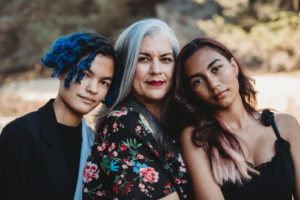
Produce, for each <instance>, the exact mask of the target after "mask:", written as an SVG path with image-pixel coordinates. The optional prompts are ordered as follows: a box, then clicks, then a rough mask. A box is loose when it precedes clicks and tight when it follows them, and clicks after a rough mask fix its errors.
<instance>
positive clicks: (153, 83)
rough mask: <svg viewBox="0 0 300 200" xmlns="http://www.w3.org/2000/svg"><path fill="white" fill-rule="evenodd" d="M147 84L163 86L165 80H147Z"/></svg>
mask: <svg viewBox="0 0 300 200" xmlns="http://www.w3.org/2000/svg"><path fill="white" fill-rule="evenodd" d="M147 84H149V85H151V86H155V87H158V86H161V85H163V84H164V82H163V81H149V82H147Z"/></svg>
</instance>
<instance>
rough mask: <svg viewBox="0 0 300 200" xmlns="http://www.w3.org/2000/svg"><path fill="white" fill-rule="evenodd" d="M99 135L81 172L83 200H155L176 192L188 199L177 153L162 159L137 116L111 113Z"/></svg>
mask: <svg viewBox="0 0 300 200" xmlns="http://www.w3.org/2000/svg"><path fill="white" fill-rule="evenodd" d="M99 131H100V132H98V136H97V139H96V141H95V144H94V146H93V147H92V151H91V153H90V155H89V158H88V160H87V163H86V166H85V169H84V175H83V183H84V184H83V199H158V198H162V197H165V196H167V195H169V194H171V193H173V192H175V191H177V193H178V195H179V196H180V198H181V199H191V196H190V195H189V193H190V191H191V188H190V185H191V184H189V179H188V175H187V171H186V168H185V165H184V162H183V160H182V157H181V155H180V152H179V150H177V151H176V153H169V154H167V155H162V153H161V151H160V148H159V147H158V144H157V142H156V140H155V139H154V135H153V134H154V133H153V131H152V129H151V127H150V125H149V123H148V122H147V120H146V119H145V117H144V116H143V115H141V114H140V113H139V112H137V111H134V109H133V108H132V107H123V108H121V109H120V110H115V111H112V112H111V113H110V114H109V115H108V117H107V118H106V120H105V121H104V122H103V123H102V126H101V128H100V129H99ZM174 145H176V144H175V143H174Z"/></svg>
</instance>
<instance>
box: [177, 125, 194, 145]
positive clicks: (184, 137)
mask: <svg viewBox="0 0 300 200" xmlns="http://www.w3.org/2000/svg"><path fill="white" fill-rule="evenodd" d="M194 129H195V128H194V127H193V126H188V127H185V128H184V129H183V130H182V131H181V134H180V141H181V142H188V141H191V137H192V132H193V130H194Z"/></svg>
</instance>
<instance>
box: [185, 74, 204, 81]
mask: <svg viewBox="0 0 300 200" xmlns="http://www.w3.org/2000/svg"><path fill="white" fill-rule="evenodd" d="M198 76H200V77H201V74H200V73H197V74H194V75H192V76H190V77H189V78H188V81H189V82H190V81H191V80H192V79H193V78H195V77H198Z"/></svg>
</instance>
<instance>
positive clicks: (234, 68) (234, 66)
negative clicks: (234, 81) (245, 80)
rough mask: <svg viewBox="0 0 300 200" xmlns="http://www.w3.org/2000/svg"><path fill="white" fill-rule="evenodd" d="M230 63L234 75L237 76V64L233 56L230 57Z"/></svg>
mask: <svg viewBox="0 0 300 200" xmlns="http://www.w3.org/2000/svg"><path fill="white" fill-rule="evenodd" d="M230 64H231V66H232V68H233V71H234V73H235V75H236V76H238V74H239V66H238V64H237V63H236V60H235V58H233V57H232V58H231V59H230Z"/></svg>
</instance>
